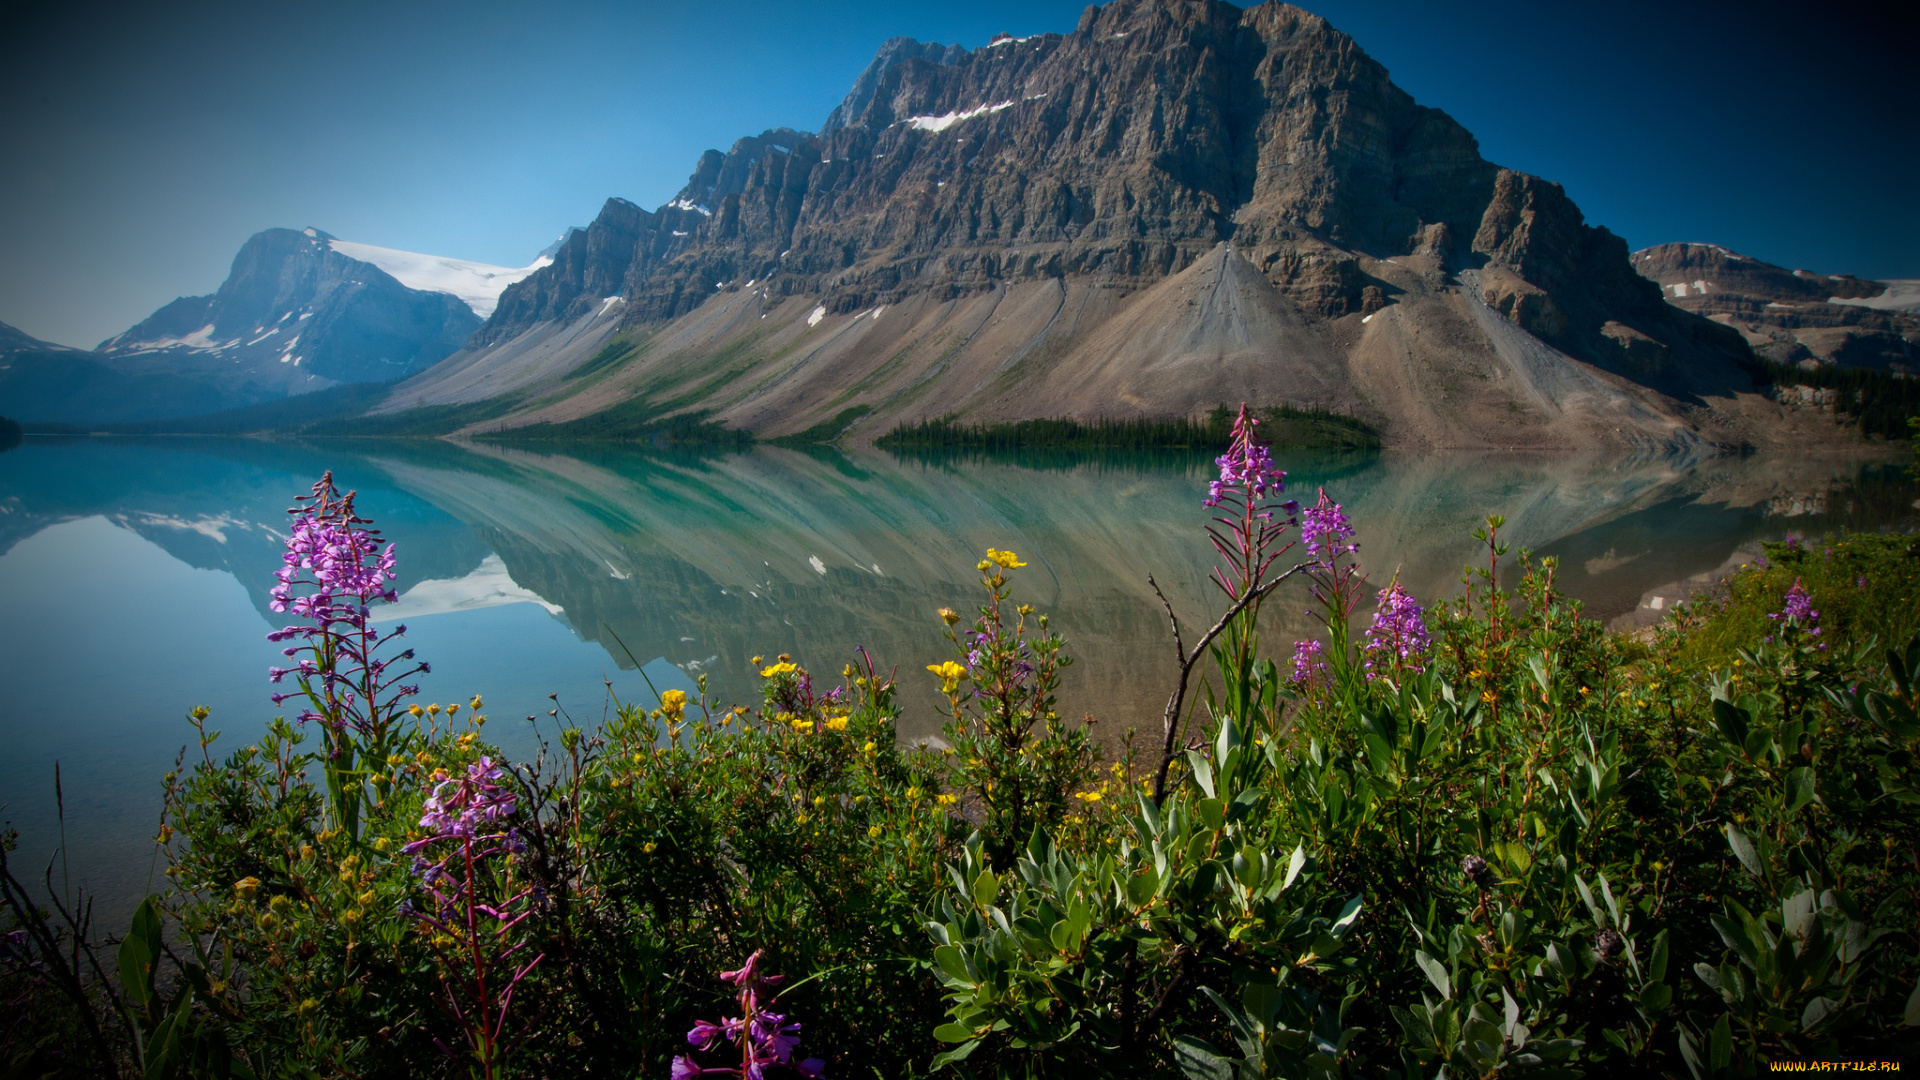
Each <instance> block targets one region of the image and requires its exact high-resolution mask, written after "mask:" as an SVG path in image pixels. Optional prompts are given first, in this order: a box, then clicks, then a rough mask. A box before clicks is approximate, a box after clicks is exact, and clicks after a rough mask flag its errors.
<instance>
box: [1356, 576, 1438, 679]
mask: <svg viewBox="0 0 1920 1080" xmlns="http://www.w3.org/2000/svg"><path fill="white" fill-rule="evenodd" d="M1379 599H1380V609H1379V610H1378V611H1376V612H1374V613H1373V624H1372V625H1371V626H1369V627H1367V639H1366V646H1365V653H1366V669H1367V678H1369V679H1377V678H1379V677H1381V676H1382V675H1385V674H1387V673H1388V671H1389V670H1390V671H1392V672H1394V673H1398V672H1402V671H1406V672H1416V673H1417V672H1421V671H1425V670H1426V652H1427V645H1428V639H1427V623H1426V620H1425V619H1424V618H1422V617H1421V612H1420V605H1419V604H1418V603H1417V602H1416V601H1415V600H1414V599H1413V597H1412V596H1410V595H1408V594H1407V590H1405V589H1403V588H1401V587H1400V579H1399V577H1398V576H1396V577H1395V578H1394V579H1393V583H1392V584H1391V585H1388V586H1387V587H1386V588H1384V589H1381V590H1380V597H1379Z"/></svg>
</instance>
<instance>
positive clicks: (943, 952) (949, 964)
mask: <svg viewBox="0 0 1920 1080" xmlns="http://www.w3.org/2000/svg"><path fill="white" fill-rule="evenodd" d="M933 962H934V963H936V964H939V965H940V970H941V971H944V972H946V973H947V974H949V975H951V976H953V977H954V978H955V979H958V980H959V981H961V982H963V983H967V984H968V985H972V984H973V981H974V980H973V972H971V971H969V970H967V958H966V956H965V955H964V954H963V953H961V951H960V950H959V949H956V948H954V947H953V946H951V945H941V946H939V947H937V948H935V949H934V950H933Z"/></svg>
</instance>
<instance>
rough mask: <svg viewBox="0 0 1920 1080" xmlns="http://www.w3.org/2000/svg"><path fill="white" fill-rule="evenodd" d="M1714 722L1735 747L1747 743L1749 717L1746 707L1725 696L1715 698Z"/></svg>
mask: <svg viewBox="0 0 1920 1080" xmlns="http://www.w3.org/2000/svg"><path fill="white" fill-rule="evenodd" d="M1713 722H1714V723H1715V724H1718V725H1719V727H1720V733H1721V734H1722V735H1725V736H1726V737H1727V741H1728V742H1730V743H1732V744H1733V745H1734V746H1735V747H1744V746H1746V744H1747V728H1748V717H1747V712H1746V710H1745V709H1742V708H1741V707H1740V706H1738V705H1735V704H1734V703H1733V702H1731V701H1728V700H1726V699H1725V698H1714V699H1713Z"/></svg>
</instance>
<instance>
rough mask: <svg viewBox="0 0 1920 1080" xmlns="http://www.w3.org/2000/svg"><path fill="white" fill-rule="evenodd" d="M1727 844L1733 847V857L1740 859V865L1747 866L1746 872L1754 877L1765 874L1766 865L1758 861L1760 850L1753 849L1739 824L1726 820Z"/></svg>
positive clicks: (1751, 842) (1751, 843) (1750, 841)
mask: <svg viewBox="0 0 1920 1080" xmlns="http://www.w3.org/2000/svg"><path fill="white" fill-rule="evenodd" d="M1727 846H1728V847H1730V848H1732V849H1733V854H1734V857H1735V858H1737V859H1739V860H1740V865H1741V866H1744V867H1746V868H1747V873H1749V874H1752V875H1753V876H1754V877H1765V876H1766V867H1765V866H1764V865H1762V863H1761V862H1760V852H1758V851H1757V850H1755V849H1754V846H1753V841H1752V840H1751V839H1750V838H1749V837H1748V836H1747V834H1746V833H1743V832H1741V831H1740V826H1738V825H1735V824H1734V823H1733V822H1731V821H1729V822H1727Z"/></svg>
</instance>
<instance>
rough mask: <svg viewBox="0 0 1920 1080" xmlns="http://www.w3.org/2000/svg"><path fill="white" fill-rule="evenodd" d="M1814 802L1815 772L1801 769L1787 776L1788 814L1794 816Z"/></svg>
mask: <svg viewBox="0 0 1920 1080" xmlns="http://www.w3.org/2000/svg"><path fill="white" fill-rule="evenodd" d="M1812 801H1813V770H1812V769H1809V768H1799V769H1795V770H1793V771H1792V772H1790V773H1788V774H1787V813H1789V814H1792V813H1796V812H1797V811H1799V809H1800V808H1801V807H1803V806H1805V805H1807V804H1808V803H1810V802H1812Z"/></svg>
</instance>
